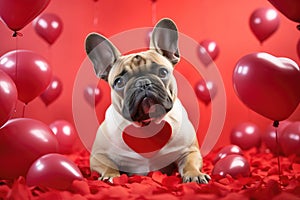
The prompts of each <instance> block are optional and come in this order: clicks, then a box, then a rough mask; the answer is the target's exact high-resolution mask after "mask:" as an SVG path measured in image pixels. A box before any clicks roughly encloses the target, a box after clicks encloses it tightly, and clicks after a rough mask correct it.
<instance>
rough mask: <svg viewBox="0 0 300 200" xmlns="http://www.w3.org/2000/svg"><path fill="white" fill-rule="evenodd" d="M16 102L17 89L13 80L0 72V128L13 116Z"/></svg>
mask: <svg viewBox="0 0 300 200" xmlns="http://www.w3.org/2000/svg"><path fill="white" fill-rule="evenodd" d="M17 100H18V93H17V88H16V85H15V83H14V82H13V80H12V79H11V78H10V77H9V76H8V75H7V74H6V73H5V72H3V71H2V70H0V127H1V126H2V125H3V124H4V123H5V122H7V120H8V119H9V118H10V117H11V115H12V114H13V112H14V110H15V108H16V104H17Z"/></svg>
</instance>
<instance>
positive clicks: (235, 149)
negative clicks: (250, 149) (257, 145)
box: [213, 144, 243, 164]
mask: <svg viewBox="0 0 300 200" xmlns="http://www.w3.org/2000/svg"><path fill="white" fill-rule="evenodd" d="M233 154H235V155H241V156H242V155H243V150H242V149H241V148H240V147H239V146H237V145H233V144H231V145H227V146H225V147H223V148H222V149H221V150H220V151H219V152H218V153H217V155H216V156H215V158H214V159H213V164H216V163H217V162H218V161H219V160H220V159H223V158H225V157H226V156H228V155H233Z"/></svg>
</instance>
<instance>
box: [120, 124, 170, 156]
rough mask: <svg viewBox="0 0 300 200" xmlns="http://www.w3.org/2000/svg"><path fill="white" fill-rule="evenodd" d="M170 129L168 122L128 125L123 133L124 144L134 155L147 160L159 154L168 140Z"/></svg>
mask: <svg viewBox="0 0 300 200" xmlns="http://www.w3.org/2000/svg"><path fill="white" fill-rule="evenodd" d="M171 135H172V127H171V125H170V124H169V123H168V122H165V121H163V122H161V123H160V124H156V123H150V124H149V125H148V126H143V127H135V126H134V125H130V126H128V127H126V128H125V129H124V131H123V135H122V137H123V140H124V142H125V143H126V144H127V145H128V146H129V147H130V148H131V149H132V150H133V151H135V152H136V153H138V154H140V155H141V156H143V157H146V158H149V157H152V156H153V155H155V154H156V153H157V152H159V151H160V150H161V149H162V148H163V147H164V146H165V145H166V144H167V143H168V141H169V140H170V138H171Z"/></svg>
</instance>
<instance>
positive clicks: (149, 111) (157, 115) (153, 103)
mask: <svg viewBox="0 0 300 200" xmlns="http://www.w3.org/2000/svg"><path fill="white" fill-rule="evenodd" d="M125 102H127V104H125V105H124V107H123V116H124V117H125V118H126V119H127V120H129V121H133V122H135V124H137V125H139V126H146V125H149V124H150V123H151V121H153V120H160V119H162V118H163V116H165V114H166V113H167V112H169V111H170V110H171V109H172V107H173V103H172V100H171V99H170V98H169V97H168V95H167V94H166V93H165V92H164V91H163V90H161V89H158V88H156V89H152V90H139V89H136V90H135V91H134V92H133V93H132V94H128V98H126V101H125Z"/></svg>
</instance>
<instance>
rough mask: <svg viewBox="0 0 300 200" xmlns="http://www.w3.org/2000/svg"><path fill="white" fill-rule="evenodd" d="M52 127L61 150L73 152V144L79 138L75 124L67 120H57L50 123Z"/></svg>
mask: <svg viewBox="0 0 300 200" xmlns="http://www.w3.org/2000/svg"><path fill="white" fill-rule="evenodd" d="M49 127H50V129H51V130H52V132H53V133H54V135H55V136H56V138H57V141H58V144H59V152H60V153H64V154H68V153H72V150H73V145H74V142H75V140H76V139H77V132H76V130H75V128H74V126H73V125H72V124H71V123H69V122H68V121H65V120H57V121H55V122H53V123H51V124H50V125H49Z"/></svg>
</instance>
